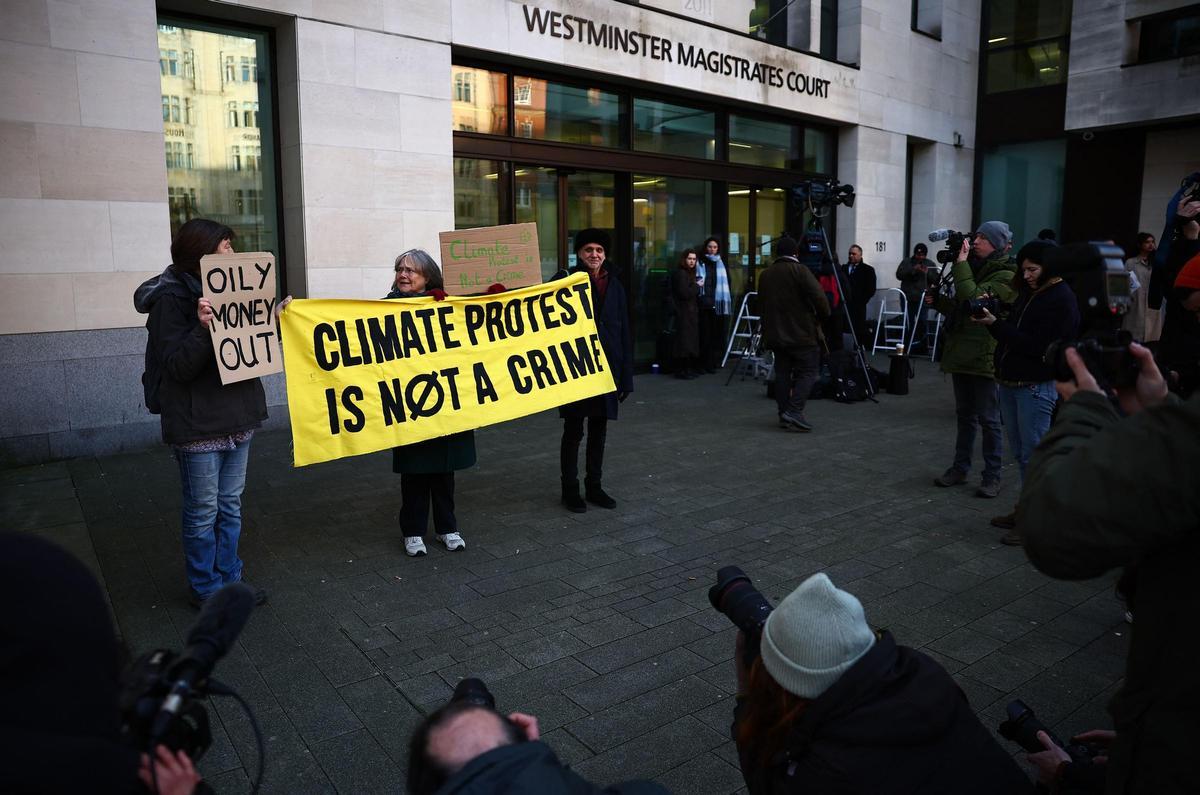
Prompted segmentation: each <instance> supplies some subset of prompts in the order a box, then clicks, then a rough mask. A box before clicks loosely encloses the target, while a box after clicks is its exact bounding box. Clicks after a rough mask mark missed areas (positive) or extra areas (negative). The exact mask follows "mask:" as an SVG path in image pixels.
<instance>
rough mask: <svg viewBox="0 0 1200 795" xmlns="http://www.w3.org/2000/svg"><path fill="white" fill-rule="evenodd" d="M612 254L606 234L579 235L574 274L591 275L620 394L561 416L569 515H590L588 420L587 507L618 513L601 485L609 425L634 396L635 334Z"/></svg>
mask: <svg viewBox="0 0 1200 795" xmlns="http://www.w3.org/2000/svg"><path fill="white" fill-rule="evenodd" d="M611 249H612V241H611V240H610V238H609V236H608V233H607V232H605V231H603V230H601V229H584V230H583V231H582V232H579V233H577V234H576V235H575V256H576V258H577V259H578V260H579V264H577V265H576V266H575V267H574V268H572V269H571V273H587V275H588V276H589V277H590V278H591V287H592V292H591V295H592V308H593V312H592V315H593V316H594V317H595V319H596V331H597V333H598V334H599V336H600V345H601V347H603V348H604V357H605V358H606V359H608V366H609V370H610V371H611V372H612V376H613V382H614V383H615V384H616V387H617V390H616V391H615V392H609V393H608V394H606V395H597V396H595V397H590V398H587V399H585V400H579V401H576V402H575V403H568V404H567V405H565V406H563V407H561V408H560V409H559V410H558V415H559V416H560V417H562V418H563V420H564V423H563V435H562V445H561V448H560V454H561V466H562V501H563V505H565V506H566V507H567V510H569V511H573V512H574V513H583V512H584V511H586V510H587V503H585V502H584V500H583V498H581V497H580V496H579V443H580V442H581V441H583V421H584V420H585V419H586V420H587V452H586V454H585V460H586V470H585V476H584V481H583V482H584V487H585V492H584V493H585V495H586V497H587V502H590V503H592V504H594V505H599V506H600V507H601V508H615V507H617V501H616V500H614V499H613V498H612V497H610V496H608V495H607V494H606V493H605V492H604V489H603V488H601V487H600V479H601V474H602V470H603V465H604V440H605V437H606V436H607V435H608V421H609V420H615V419H616V418H617V404H619V403H621V402H622V401H624V400H625V398H627V397H629V393H630V392H632V391H633V335H632V334H631V333H630V329H629V310H628V308H627V304H626V300H625V288H624V287H622V286H621V282H619V281H618V280H617V277H616V275H615V274H614V273H613V272H612V271H613V268H612V266H610V265H609V263H608V261H607V260H606V259H605V253H606V252H608V251H610V250H611Z"/></svg>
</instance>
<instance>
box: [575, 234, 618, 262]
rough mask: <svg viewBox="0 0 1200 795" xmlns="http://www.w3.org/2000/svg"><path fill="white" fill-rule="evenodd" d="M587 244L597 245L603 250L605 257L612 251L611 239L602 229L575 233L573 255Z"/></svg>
mask: <svg viewBox="0 0 1200 795" xmlns="http://www.w3.org/2000/svg"><path fill="white" fill-rule="evenodd" d="M588 243H598V244H599V245H600V246H602V247H603V248H604V254H605V255H606V256H607V255H608V254H609V252H611V251H612V238H611V237H609V236H608V232H605V231H604V230H603V229H594V228H588V229H584V230H583V231H582V232H577V233H576V234H575V253H576V254H578V253H579V249H581V248H583V247H584V246H586V245H587V244H588Z"/></svg>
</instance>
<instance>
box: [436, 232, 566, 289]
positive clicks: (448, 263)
mask: <svg viewBox="0 0 1200 795" xmlns="http://www.w3.org/2000/svg"><path fill="white" fill-rule="evenodd" d="M438 238H439V239H440V240H441V245H442V279H443V281H445V283H446V292H448V293H450V294H451V295H471V294H472V293H482V292H483V291H484V290H486V289H487V288H488V287H489V286H491V285H493V284H495V283H496V282H499V283H500V284H503V285H504V286H505V287H507V288H509V289H512V288H514V287H531V286H533V285H535V284H541V283H542V255H541V250H540V249H539V248H538V237H537V224H505V225H503V226H482V227H479V228H477V229H459V230H458V231H455V232H442V233H441V234H439V235H438Z"/></svg>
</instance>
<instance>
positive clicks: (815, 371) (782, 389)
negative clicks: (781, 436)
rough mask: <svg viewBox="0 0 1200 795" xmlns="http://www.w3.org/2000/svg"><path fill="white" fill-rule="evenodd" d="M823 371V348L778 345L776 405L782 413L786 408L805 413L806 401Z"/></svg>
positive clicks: (776, 350)
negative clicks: (781, 346) (781, 347)
mask: <svg viewBox="0 0 1200 795" xmlns="http://www.w3.org/2000/svg"><path fill="white" fill-rule="evenodd" d="M820 375H821V349H820V348H818V347H816V346H815V345H814V346H812V347H811V348H787V349H779V348H776V349H775V405H776V406H777V407H778V408H779V413H780V414H782V413H783V412H785V411H787V412H790V413H792V414H796V415H799V416H804V404H805V403H807V402H808V395H809V393H811V392H812V388H813V384H815V383H817V378H818V377H820Z"/></svg>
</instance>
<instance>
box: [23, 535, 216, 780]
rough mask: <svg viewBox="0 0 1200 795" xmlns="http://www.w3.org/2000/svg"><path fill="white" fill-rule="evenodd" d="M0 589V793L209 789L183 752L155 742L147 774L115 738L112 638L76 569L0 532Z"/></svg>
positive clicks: (93, 586) (31, 540)
mask: <svg viewBox="0 0 1200 795" xmlns="http://www.w3.org/2000/svg"><path fill="white" fill-rule="evenodd" d="M0 583H2V584H3V587H2V591H0V598H2V599H3V601H4V603H5V604H7V605H9V606H10V609H8V610H5V611H4V612H3V613H2V614H0V638H2V639H3V648H2V650H0V703H2V704H3V705H4V709H3V711H2V713H0V792H4V793H43V792H44V793H63V792H72V793H73V792H104V793H139V792H147V791H149V792H160V793H164V795H188V794H189V793H192V792H197V791H200V790H198V789H197V788H198V787H202V788H203V791H204V792H211V790H209V789H208V788H207V786H206V785H204V784H203V783H202V782H201V780H200V776H199V774H198V773H196V771H195V769H194V768H193V767H192V764H191V760H190V759H188V757H187V755H186V754H183V753H182V752H172V751H168V750H167V749H166V748H163V747H162V746H161V745H160V746H158V747H157V748H156V753H155V760H154V764H155V767H156V768H157V770H153V771H152V769H151V761H150V759H149V757H148V756H147V755H146V754H140V755H139V753H138V751H137V750H136V749H135V748H134V747H132V746H131V745H129V744H128V743H127V742H126V741H125V739H124V737H123V730H122V725H121V711H120V709H119V696H120V692H121V683H120V669H121V666H120V657H121V654H120V651H119V648H118V644H117V637H116V633H115V632H114V631H113V625H112V621H111V620H110V618H109V612H108V605H107V600H106V598H105V596H104V593H103V591H101V589H100V585H99V583H97V582H96V578H95V577H93V576H92V574H91V572H89V571H88V570H87V568H86V567H85V566H84V565H83V564H82V563H80V562H79V561H78V560H76V559H75V558H74V557H72V556H71V555H70V554H68V553H67V552H66V551H64V550H63V549H61V548H59V547H57V546H55V545H54V544H51V543H50V542H48V541H45V540H43V539H41V538H38V537H36V536H33V535H27V534H24V533H0ZM155 779H157V789H155V788H154V784H153V782H154V781H155ZM139 781H140V782H141V783H139ZM142 784H144V785H145V789H143V786H142Z"/></svg>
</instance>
